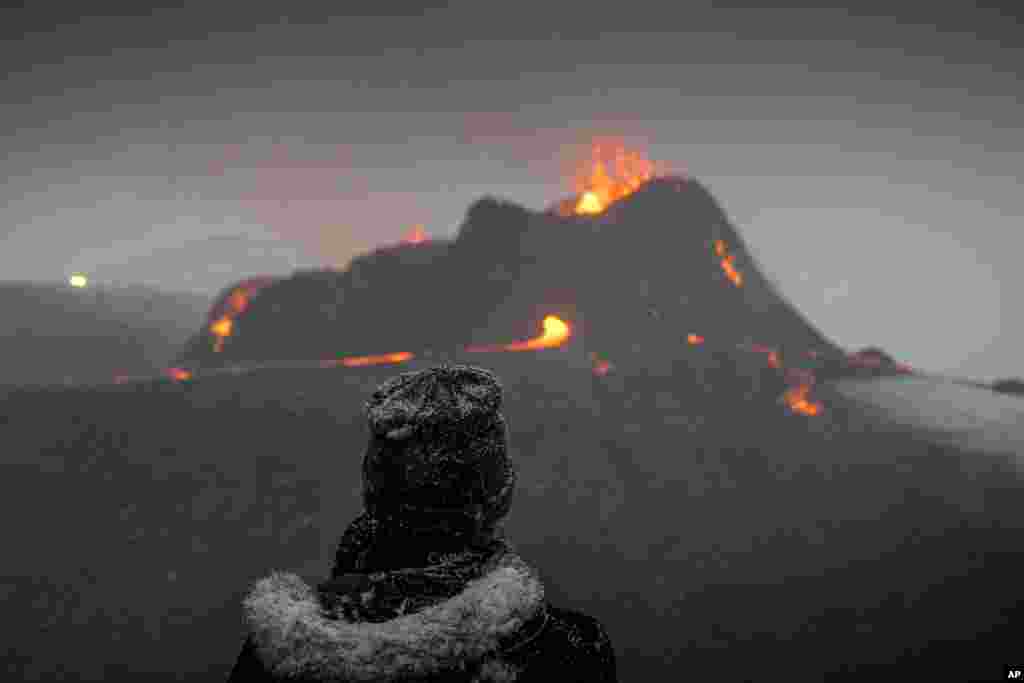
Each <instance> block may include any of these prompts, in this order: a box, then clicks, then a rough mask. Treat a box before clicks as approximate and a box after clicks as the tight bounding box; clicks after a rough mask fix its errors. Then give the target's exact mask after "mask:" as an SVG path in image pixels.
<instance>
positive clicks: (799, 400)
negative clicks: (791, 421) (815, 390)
mask: <svg viewBox="0 0 1024 683" xmlns="http://www.w3.org/2000/svg"><path fill="white" fill-rule="evenodd" d="M810 391H811V387H810V385H807V384H801V385H799V386H796V387H791V388H790V389H787V390H786V393H784V394H783V395H782V400H783V402H785V404H786V405H787V406H789V409H790V410H792V411H793V412H794V413H799V414H801V415H817V414H818V413H820V412H821V410H822V407H821V404H820V403H814V402H812V401H809V400H808V399H807V395H808V394H809V393H810Z"/></svg>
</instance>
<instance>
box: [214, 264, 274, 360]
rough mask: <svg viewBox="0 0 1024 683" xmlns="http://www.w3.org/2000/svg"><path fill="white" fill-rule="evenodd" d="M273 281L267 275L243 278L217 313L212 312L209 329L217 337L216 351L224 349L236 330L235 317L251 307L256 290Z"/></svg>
mask: <svg viewBox="0 0 1024 683" xmlns="http://www.w3.org/2000/svg"><path fill="white" fill-rule="evenodd" d="M272 282H273V278H267V277H261V278H250V279H248V280H243V281H242V282H240V283H239V284H238V285H237V286H236V287H235V288H234V289H233V290H232V291H231V294H229V295H228V297H227V299H225V300H224V303H223V304H222V305H221V306H220V307H219V308H220V310H219V311H218V312H217V313H213V314H211V316H210V317H211V322H210V325H209V330H210V334H212V335H213V336H214V337H215V338H216V341H215V342H214V345H213V350H214V351H215V352H218V353H219V352H220V351H222V350H223V349H224V340H225V339H227V338H228V337H230V336H231V333H232V332H233V331H234V326H235V318H237V317H238V316H239V315H241V314H242V312H243V311H245V309H246V308H248V307H249V302H250V301H251V300H252V297H253V296H255V295H256V292H258V291H259V290H260V289H262V288H263V287H266V286H267V285H269V284H271V283H272Z"/></svg>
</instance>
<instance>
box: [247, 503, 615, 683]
mask: <svg viewBox="0 0 1024 683" xmlns="http://www.w3.org/2000/svg"><path fill="white" fill-rule="evenodd" d="M372 527H373V523H372V520H370V519H369V518H368V517H367V516H366V515H365V514H364V515H362V516H361V517H359V518H357V520H356V522H354V523H353V525H352V526H351V527H350V528H349V531H347V532H346V535H345V536H344V537H343V538H342V542H341V545H340V547H339V551H338V557H337V559H336V566H335V569H334V572H333V576H332V580H331V581H329V582H327V583H325V584H321V586H319V587H318V588H316V589H314V588H313V587H311V586H309V585H308V584H307V583H306V582H305V581H303V580H302V579H301V578H299V577H298V576H296V575H294V574H290V573H283V572H275V573H273V574H271V575H270V576H269V577H267V578H264V579H262V580H261V581H259V582H257V583H256V584H255V586H254V587H253V589H252V590H251V591H250V593H249V594H248V596H247V597H246V599H245V603H244V607H245V616H246V625H247V629H248V636H247V638H246V641H245V644H244V645H243V647H242V652H241V654H240V655H239V657H238V661H237V662H236V664H235V667H234V669H233V671H232V672H231V675H230V678H229V681H230V682H232V683H234V682H237V681H267V682H270V681H292V682H294V681H307V682H310V683H312V682H320V681H339V682H340V681H346V682H348V681H434V682H441V681H451V682H455V681H459V682H462V683H484V682H498V681H518V682H520V683H529V682H531V681H565V682H573V681H579V682H580V683H582V682H584V681H586V682H587V683H605V682H607V683H611V682H614V681H617V678H616V672H615V654H614V650H613V649H612V645H611V642H610V640H609V638H608V635H607V634H606V633H605V630H604V628H603V627H602V626H601V624H600V623H599V622H598V621H597V620H596V619H593V618H592V617H589V616H586V615H584V614H580V613H578V612H573V611H570V610H563V609H558V608H557V607H553V606H551V605H549V604H548V603H547V602H546V601H545V600H544V587H543V584H542V583H541V581H540V578H539V576H538V575H537V572H536V570H535V569H534V568H533V567H531V566H530V565H528V564H526V563H525V562H524V561H523V560H522V558H520V557H519V556H518V555H517V554H516V553H515V552H514V550H512V547H511V545H510V544H508V543H507V542H504V541H501V542H496V543H497V544H496V545H495V544H492V546H491V547H490V550H489V551H487V552H482V553H481V554H480V557H481V558H483V559H482V560H481V561H480V563H479V566H476V567H474V566H472V565H473V563H472V561H470V562H468V563H465V564H464V565H463V566H464V567H469V570H468V572H469V573H468V574H467V573H466V570H464V569H459V570H458V571H456V570H452V571H451V572H449V574H448V575H447V579H446V580H448V583H444V582H443V581H441V580H440V579H437V578H435V577H436V576H437V575H438V573H437V572H433V573H431V572H430V571H425V570H392V571H371V572H369V573H367V572H366V568H367V567H368V565H367V564H366V561H368V560H367V558H368V557H369V555H368V554H367V553H366V552H365V551H366V550H367V548H368V547H370V546H369V545H367V540H368V539H369V538H371V537H372V532H373V529H372ZM361 544H362V545H361ZM371 545H372V544H371ZM406 545H408V544H406ZM360 558H362V559H360ZM377 558H378V559H377V561H378V562H379V561H381V560H380V553H377ZM390 564H391V566H392V567H394V566H400V564H401V563H398V564H397V565H396V563H395V562H391V563H390ZM423 564H428V563H427V562H424V563H423ZM432 566H435V567H437V566H441V565H438V564H436V563H435V564H434V565H432ZM370 568H371V569H372V567H370ZM353 569H355V570H356V571H351V570H353ZM403 572H418V573H414V574H412V575H409V574H405V573H403ZM458 572H462V573H461V574H459V573H458ZM442 573H443V572H442ZM452 576H458V577H461V578H458V579H457V584H456V585H454V586H453V585H452V584H451V577H452ZM467 576H468V577H470V578H468V580H467V579H466V577H467ZM399 579H403V580H405V583H399V581H398V580H399ZM396 586H399V587H398V588H396ZM410 605H412V606H411V607H410Z"/></svg>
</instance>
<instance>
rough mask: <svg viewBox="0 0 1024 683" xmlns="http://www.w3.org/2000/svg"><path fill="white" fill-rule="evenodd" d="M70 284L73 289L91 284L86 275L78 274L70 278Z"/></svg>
mask: <svg viewBox="0 0 1024 683" xmlns="http://www.w3.org/2000/svg"><path fill="white" fill-rule="evenodd" d="M68 284H70V285H71V286H72V287H85V286H86V285H87V284H89V278H87V277H86V276H84V275H78V274H77V273H76V274H75V275H72V276H71V277H70V278H68Z"/></svg>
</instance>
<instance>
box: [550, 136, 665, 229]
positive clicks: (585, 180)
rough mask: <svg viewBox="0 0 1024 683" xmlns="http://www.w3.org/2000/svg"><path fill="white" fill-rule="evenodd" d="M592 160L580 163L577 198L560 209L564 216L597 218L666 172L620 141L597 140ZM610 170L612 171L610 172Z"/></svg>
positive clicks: (576, 185)
mask: <svg viewBox="0 0 1024 683" xmlns="http://www.w3.org/2000/svg"><path fill="white" fill-rule="evenodd" d="M590 151H591V158H590V159H589V160H588V161H585V162H584V163H583V164H581V166H580V168H579V169H577V171H576V173H575V177H574V178H573V190H574V192H575V193H576V195H577V199H576V201H575V203H574V204H570V205H568V206H565V207H564V208H562V209H561V212H562V213H563V215H573V214H577V215H594V214H598V213H601V212H602V211H604V210H605V209H607V208H608V206H609V205H610V204H611V203H612V202H615V201H618V200H619V199H622V198H623V197H626V196H628V195H630V194H632V193H633V192H636V191H637V189H639V188H640V186H641V185H643V184H644V183H645V182H647V181H648V180H651V179H652V178H654V177H655V176H656V175H663V174H664V173H665V172H666V169H665V168H664V165H662V164H657V165H656V164H654V163H653V162H651V161H649V160H648V159H645V158H644V157H643V156H641V155H640V154H638V153H637V152H634V151H631V150H627V149H626V147H625V145H624V144H623V142H622V141H621V140H618V139H602V140H595V141H594V143H593V144H592V145H591V150H590ZM609 169H610V170H609Z"/></svg>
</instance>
